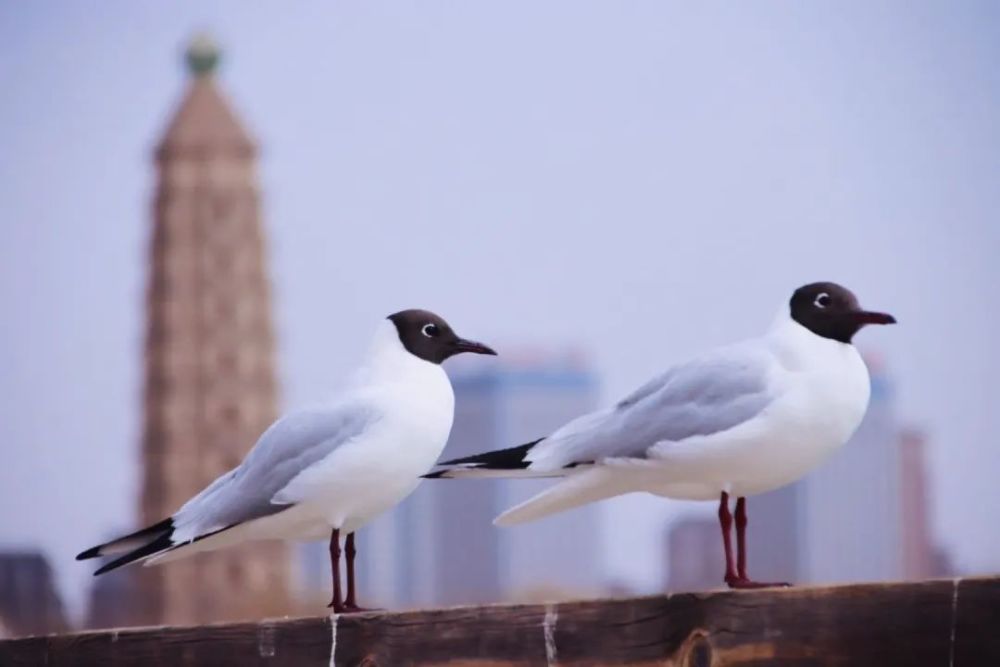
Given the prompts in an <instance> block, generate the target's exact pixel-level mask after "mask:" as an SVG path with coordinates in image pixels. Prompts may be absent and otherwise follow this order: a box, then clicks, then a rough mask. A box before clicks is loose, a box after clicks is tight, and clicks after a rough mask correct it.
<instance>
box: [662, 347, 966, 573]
mask: <svg viewBox="0 0 1000 667" xmlns="http://www.w3.org/2000/svg"><path fill="white" fill-rule="evenodd" d="M867 362H868V365H869V368H870V370H871V384H872V393H871V401H870V403H869V406H868V412H867V413H866V414H865V417H864V419H863V421H862V422H861V425H860V426H859V427H858V430H857V432H856V433H855V434H854V436H853V437H852V438H851V440H850V441H848V443H847V444H846V445H844V447H843V448H841V449H840V450H839V451H837V452H836V453H835V454H834V455H833V456H832V457H831V458H830V460H829V461H827V462H826V463H824V464H823V465H822V466H821V467H820V468H818V469H817V470H815V471H813V472H812V473H810V474H809V475H808V476H806V477H805V478H804V479H802V480H800V481H799V482H797V483H795V484H792V485H790V486H787V487H784V488H782V489H777V490H775V491H772V492H770V493H766V494H762V495H759V496H753V497H751V498H749V499H748V505H747V509H748V512H749V528H748V532H747V541H748V561H749V570H750V573H751V575H752V576H753V577H754V578H755V579H758V580H761V581H792V582H802V583H806V582H808V583H827V582H831V583H834V582H851V581H884V580H893V579H903V578H908V577H929V576H942V575H944V574H946V573H947V568H948V565H947V557H946V556H945V555H944V554H943V553H942V552H941V551H940V550H939V549H938V548H937V547H936V546H935V545H934V541H933V540H932V538H931V537H930V517H929V516H928V506H929V503H928V499H927V482H926V473H925V469H924V459H923V438H922V436H921V435H919V434H918V433H916V432H914V431H912V430H905V429H903V428H902V427H901V426H900V424H899V421H898V419H897V417H896V413H895V400H894V393H893V387H892V384H891V382H890V379H889V378H888V376H887V375H886V374H885V371H884V369H883V365H882V364H881V363H880V361H879V360H877V359H874V358H868V359H867ZM713 509H714V508H713ZM712 517H713V518H704V519H702V518H690V519H683V520H681V521H679V522H674V525H672V526H669V527H668V530H667V544H668V548H667V551H668V562H667V572H668V576H667V583H668V588H669V589H670V590H698V589H703V588H716V587H719V586H721V585H722V572H723V555H722V546H721V536H720V533H719V526H718V522H717V521H716V520H715V519H714V512H713V513H712ZM705 548H707V549H708V551H701V550H702V549H705Z"/></svg>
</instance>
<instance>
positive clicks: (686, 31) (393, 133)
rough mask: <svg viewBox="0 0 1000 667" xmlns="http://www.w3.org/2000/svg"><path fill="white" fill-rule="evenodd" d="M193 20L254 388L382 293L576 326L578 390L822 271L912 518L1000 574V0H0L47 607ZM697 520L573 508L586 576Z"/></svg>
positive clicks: (462, 314) (655, 363)
mask: <svg viewBox="0 0 1000 667" xmlns="http://www.w3.org/2000/svg"><path fill="white" fill-rule="evenodd" d="M201 29H206V30H209V31H211V33H212V34H214V35H215V36H216V38H217V39H218V41H219V42H220V44H222V46H223V63H222V65H221V71H220V74H219V78H220V82H219V83H220V87H221V88H222V90H223V91H224V92H225V94H226V96H227V98H228V99H230V100H231V101H232V104H233V106H234V108H235V109H236V111H237V112H238V114H239V116H240V117H241V119H242V120H243V122H244V123H245V124H246V125H247V127H248V128H249V130H250V133H251V134H252V135H253V136H254V137H255V139H256V140H257V141H258V143H259V144H260V145H261V147H262V154H261V158H260V182H261V189H262V192H263V218H264V222H265V228H266V232H267V236H268V240H269V245H268V261H269V271H270V275H271V278H272V284H273V288H274V289H273V302H274V320H275V323H276V326H277V341H278V369H279V371H280V386H281V396H282V406H283V407H284V408H290V407H294V406H297V405H302V404H304V403H308V402H313V401H316V400H318V399H321V398H322V397H324V396H327V395H329V394H331V393H332V392H333V391H334V390H335V389H336V388H337V386H338V384H339V383H340V382H341V381H342V379H343V378H344V377H345V375H346V373H347V372H348V371H349V370H350V367H351V365H352V364H353V363H354V362H355V360H357V359H358V357H359V355H360V354H361V352H362V351H363V349H364V346H365V345H366V343H367V339H368V336H369V335H370V334H371V332H372V331H373V329H374V327H375V325H376V323H377V321H378V320H379V319H380V318H381V317H384V316H385V315H386V314H388V313H390V312H393V311H395V310H399V309H400V308H405V307H426V308H430V309H433V310H435V311H438V312H440V313H441V314H443V315H444V316H445V317H447V318H448V319H449V320H450V321H452V322H453V324H454V325H455V326H456V328H457V329H459V330H460V331H463V332H467V334H468V335H469V336H474V337H477V338H480V339H482V340H485V341H488V342H490V343H491V344H493V345H494V346H495V347H497V349H498V350H499V351H500V352H501V354H504V352H505V349H506V350H512V351H513V350H518V349H523V348H524V347H525V346H529V347H530V346H541V347H543V348H546V349H565V348H579V349H581V350H583V351H584V353H583V354H584V356H585V357H586V358H587V359H588V360H589V361H588V363H590V364H591V365H592V368H593V372H594V375H595V376H596V380H595V384H596V386H597V393H598V396H597V400H596V403H598V404H604V403H607V402H609V401H612V400H615V399H616V398H618V397H620V396H622V395H623V394H625V393H626V392H628V391H629V390H630V389H632V388H633V387H635V386H636V385H638V384H639V383H641V382H643V381H645V380H646V379H647V378H648V377H649V376H651V375H653V374H654V373H656V372H658V371H660V370H662V369H663V368H664V367H666V366H667V365H668V364H669V363H671V362H673V361H678V360H681V359H683V358H685V357H686V356H688V355H690V354H693V353H696V352H698V351H700V350H703V349H707V348H709V347H712V346H714V345H718V344H723V343H726V342H730V341H735V340H739V339H741V338H744V337H748V336H752V335H756V334H758V333H761V332H762V331H763V330H764V329H765V327H766V326H767V325H768V324H769V322H770V320H771V318H772V317H773V315H774V313H775V312H776V311H777V309H778V308H779V307H781V306H782V305H783V304H784V303H785V301H786V300H787V298H788V295H789V294H790V292H791V290H792V289H793V288H794V287H796V286H798V285H799V284H802V283H805V282H810V281H813V280H821V279H822V280H836V281H838V282H842V283H843V284H845V285H847V286H849V287H851V288H852V289H854V290H855V291H856V292H857V293H858V295H859V297H860V298H861V300H862V303H864V304H867V305H869V306H870V307H872V308H878V309H884V310H886V311H889V312H892V313H893V314H894V315H896V316H897V318H898V319H899V321H900V324H899V326H897V327H892V328H888V329H887V330H885V331H865V332H864V333H862V334H861V335H860V336H859V339H858V343H859V347H861V348H862V349H863V350H865V351H867V352H868V353H869V354H871V355H874V356H876V357H877V358H878V359H880V364H881V365H882V367H883V369H884V372H885V373H886V374H888V375H889V376H891V377H892V378H893V386H894V393H893V396H894V408H893V409H894V411H895V414H897V415H898V417H899V419H900V421H901V422H903V423H905V424H909V425H913V427H915V428H917V429H919V430H921V431H922V432H924V433H926V434H927V437H928V446H927V466H926V468H927V472H928V480H929V485H930V494H931V496H930V498H931V504H930V521H931V526H930V527H931V530H932V533H933V534H934V536H935V539H936V540H937V541H939V542H940V544H941V545H942V546H943V547H944V548H945V549H946V550H947V552H948V553H949V554H950V557H951V559H952V561H953V566H954V568H955V569H956V571H958V572H962V573H976V572H991V571H996V570H997V569H1000V536H998V534H997V533H996V531H993V530H989V529H984V528H983V527H982V518H983V517H984V516H996V515H998V514H1000V491H998V490H997V488H996V484H995V482H994V477H995V475H996V471H997V470H998V469H1000V448H998V447H997V446H996V445H995V444H994V439H995V437H996V435H997V433H998V432H1000V414H998V412H997V410H996V409H995V406H996V389H995V387H996V380H995V378H996V377H997V374H998V373H1000V363H998V357H997V355H996V353H995V352H994V350H993V342H994V341H995V340H997V339H998V337H1000V318H998V316H997V313H996V309H997V304H998V300H997V298H996V295H995V291H994V287H995V285H996V284H997V279H998V277H1000V275H998V271H997V268H996V260H995V255H996V253H997V251H998V250H1000V228H998V225H997V224H996V220H995V218H996V213H995V212H996V210H997V208H998V206H997V205H998V204H1000V188H998V187H997V183H998V176H1000V129H998V125H997V123H996V118H998V117H1000V72H998V69H997V67H996V63H997V62H1000V58H998V56H1000V53H998V51H1000V40H998V39H997V38H998V37H1000V8H998V7H997V6H996V5H995V3H989V2H967V3H962V4H960V5H947V6H946V5H941V4H933V3H902V2H897V3H884V4H880V5H879V6H877V7H876V6H870V5H868V4H865V3H860V2H853V3H837V4H836V5H834V4H832V3H831V4H830V5H828V6H820V5H818V4H810V5H802V6H793V5H780V4H777V3H772V4H763V3H760V4H755V5H753V6H749V5H725V4H701V5H699V6H697V7H686V6H680V5H676V6H675V5H664V4H662V3H654V2H646V3H629V4H628V5H627V6H619V5H610V4H604V3H586V2H584V3H580V2H573V3H570V2H548V3H544V4H536V3H512V4H506V5H504V6H499V5H497V6H489V5H485V4H471V3H470V4H454V5H453V4H450V3H365V4H363V5H362V4H359V5H343V6H342V5H333V4H326V3H295V4H294V5H290V6H287V5H279V4H277V3H273V4H270V3H268V4H263V3H262V4H255V5H246V4H243V3H236V2H215V3H175V4H171V5H167V4H162V5H155V4H152V3H149V4H146V5H138V4H134V3H127V2H107V3H102V4H101V5H100V7H99V8H95V7H93V6H88V5H85V4H84V3H78V2H52V3H46V4H44V5H42V4H38V3H35V4H30V5H29V4H14V3H8V4H5V5H3V6H2V7H0V43H2V44H3V46H0V49H2V54H3V57H2V58H0V84H2V87H3V88H2V89H3V90H4V91H5V94H4V97H5V101H4V103H3V104H0V224H2V231H3V238H4V242H3V243H2V244H0V253H2V257H0V260H2V261H0V304H2V306H3V307H4V309H5V311H6V312H7V313H8V317H7V321H6V326H5V327H4V329H3V338H2V341H3V344H2V345H0V370H2V373H0V392H2V396H3V399H4V400H3V403H2V405H3V413H2V419H0V438H2V441H3V442H4V445H3V447H4V450H3V451H4V455H5V456H4V458H5V461H4V466H2V468H0V547H9V548H30V549H34V548H40V549H42V550H43V551H44V553H45V554H46V555H47V556H48V558H49V559H50V562H51V563H52V565H53V566H54V567H55V569H56V572H57V574H58V583H59V585H60V592H61V594H62V596H63V598H64V599H65V600H66V601H67V602H68V603H69V605H70V607H71V609H72V610H74V611H75V612H79V611H80V610H81V609H82V605H83V601H84V596H85V588H84V587H85V586H87V585H89V584H90V571H91V568H90V567H88V566H86V565H83V564H79V563H76V562H74V561H73V560H72V557H73V555H74V554H75V553H76V552H77V551H79V550H80V549H82V548H83V547H86V546H89V545H91V544H92V543H94V542H96V541H98V540H100V539H101V538H102V537H103V536H104V535H105V534H107V533H108V532H109V531H114V530H117V529H119V528H122V527H127V526H130V525H132V524H133V523H134V522H135V521H136V498H137V497H138V493H139V480H140V475H139V466H140V463H141V461H140V456H139V447H138V443H139V440H140V436H141V407H142V402H141V387H142V340H143V331H144V324H143V322H144V310H143V294H144V290H145V285H146V272H147V266H146V263H147V258H148V243H149V233H150V229H151V224H150V211H151V200H152V194H153V187H154V176H155V173H154V170H153V167H152V162H151V153H152V148H153V146H154V145H155V143H156V141H157V140H158V138H159V137H160V136H161V135H162V134H163V132H164V130H165V126H166V122H167V120H168V119H169V117H170V116H171V114H172V113H173V110H174V109H175V108H176V105H177V104H178V102H179V100H180V98H181V96H182V94H183V92H184V89H185V86H186V81H185V80H186V78H187V74H186V73H185V71H184V69H183V67H182V66H179V62H180V52H181V50H182V49H183V46H184V44H185V43H186V41H187V39H188V38H189V37H190V36H191V35H192V34H193V33H194V32H196V31H198V30H201ZM250 444H251V443H247V444H246V447H249V446H250ZM497 444H499V443H497ZM469 446H470V448H473V449H478V447H476V445H475V443H473V444H471V445H469ZM750 507H751V512H752V513H753V509H752V508H753V507H754V502H753V500H751V502H750ZM711 511H712V508H711V507H708V506H701V505H698V504H694V503H679V502H667V501H663V500H658V499H654V498H645V497H638V496H634V497H627V498H622V499H616V500H614V501H610V502H607V503H604V504H602V505H601V506H600V510H599V516H600V517H601V534H602V540H601V546H600V550H601V553H600V558H599V559H598V562H599V567H598V568H597V570H598V571H599V572H600V573H601V576H602V577H603V579H604V580H606V581H612V582H615V583H616V585H620V586H624V587H625V588H627V589H628V590H636V591H641V592H654V591H657V590H661V589H662V587H663V581H664V555H665V553H666V549H665V546H664V526H665V522H666V521H668V520H670V519H672V518H676V517H678V516H681V515H685V516H686V515H688V514H691V513H694V514H695V515H698V513H701V514H702V515H708V514H710V513H711ZM753 514H754V522H755V525H758V524H762V523H769V522H772V521H777V518H776V517H770V518H769V517H768V516H767V515H763V516H762V515H760V514H759V513H753ZM715 549H718V546H717V545H716V547H715ZM717 556H718V553H717V551H715V550H713V551H711V552H709V554H707V557H708V558H710V559H711V560H712V562H713V563H714V562H715V559H716V558H717ZM751 557H752V555H751ZM364 565H365V560H364V554H362V561H361V566H362V567H364Z"/></svg>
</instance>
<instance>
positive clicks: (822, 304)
mask: <svg viewBox="0 0 1000 667" xmlns="http://www.w3.org/2000/svg"><path fill="white" fill-rule="evenodd" d="M813 305H814V306H816V307H817V308H826V307H827V306H829V305H830V295H829V294H827V293H826V292H820V293H819V294H818V295H816V300H815V301H813Z"/></svg>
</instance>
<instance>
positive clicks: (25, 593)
mask: <svg viewBox="0 0 1000 667" xmlns="http://www.w3.org/2000/svg"><path fill="white" fill-rule="evenodd" d="M66 629H67V626H66V618H65V616H64V613H63V606H62V601H61V600H60V598H59V593H58V592H57V591H56V587H55V580H54V577H53V573H52V568H51V567H49V562H48V560H47V559H46V558H45V556H43V555H42V554H41V553H39V552H34V551H6V552H2V553H0V639H2V638H3V637H5V636H7V637H20V636H25V635H40V634H47V633H50V632H63V631H65V630H66Z"/></svg>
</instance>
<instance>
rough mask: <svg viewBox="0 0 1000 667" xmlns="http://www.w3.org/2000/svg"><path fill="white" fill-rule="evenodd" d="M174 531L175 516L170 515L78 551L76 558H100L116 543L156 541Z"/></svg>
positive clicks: (100, 570)
mask: <svg viewBox="0 0 1000 667" xmlns="http://www.w3.org/2000/svg"><path fill="white" fill-rule="evenodd" d="M173 531H174V520H173V517H168V518H166V519H164V520H163V521H159V522H157V523H154V524H153V525H151V526H146V527H145V528H142V529H140V530H137V531H135V532H134V533H129V534H128V535H122V536H121V537H119V538H117V539H114V540H111V541H110V542H105V543H104V544H98V545H97V546H96V547H91V548H90V549H87V550H86V551H81V552H80V553H78V554H77V555H76V559H77V560H89V559H91V558H100V557H101V556H104V555H106V554H104V553H102V551H103V550H104V549H106V548H107V547H110V546H113V545H115V544H119V543H121V542H125V541H126V540H140V541H141V540H143V539H149V540H151V541H155V540H157V539H158V538H160V537H162V536H164V535H166V536H167V537H168V538H169V536H170V535H171V534H173ZM139 548H140V549H142V548H144V547H143V546H140V547H139ZM133 553H134V552H133ZM103 570H104V568H101V569H99V570H98V571H97V572H95V573H94V574H100V573H101V572H102V571H103Z"/></svg>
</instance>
